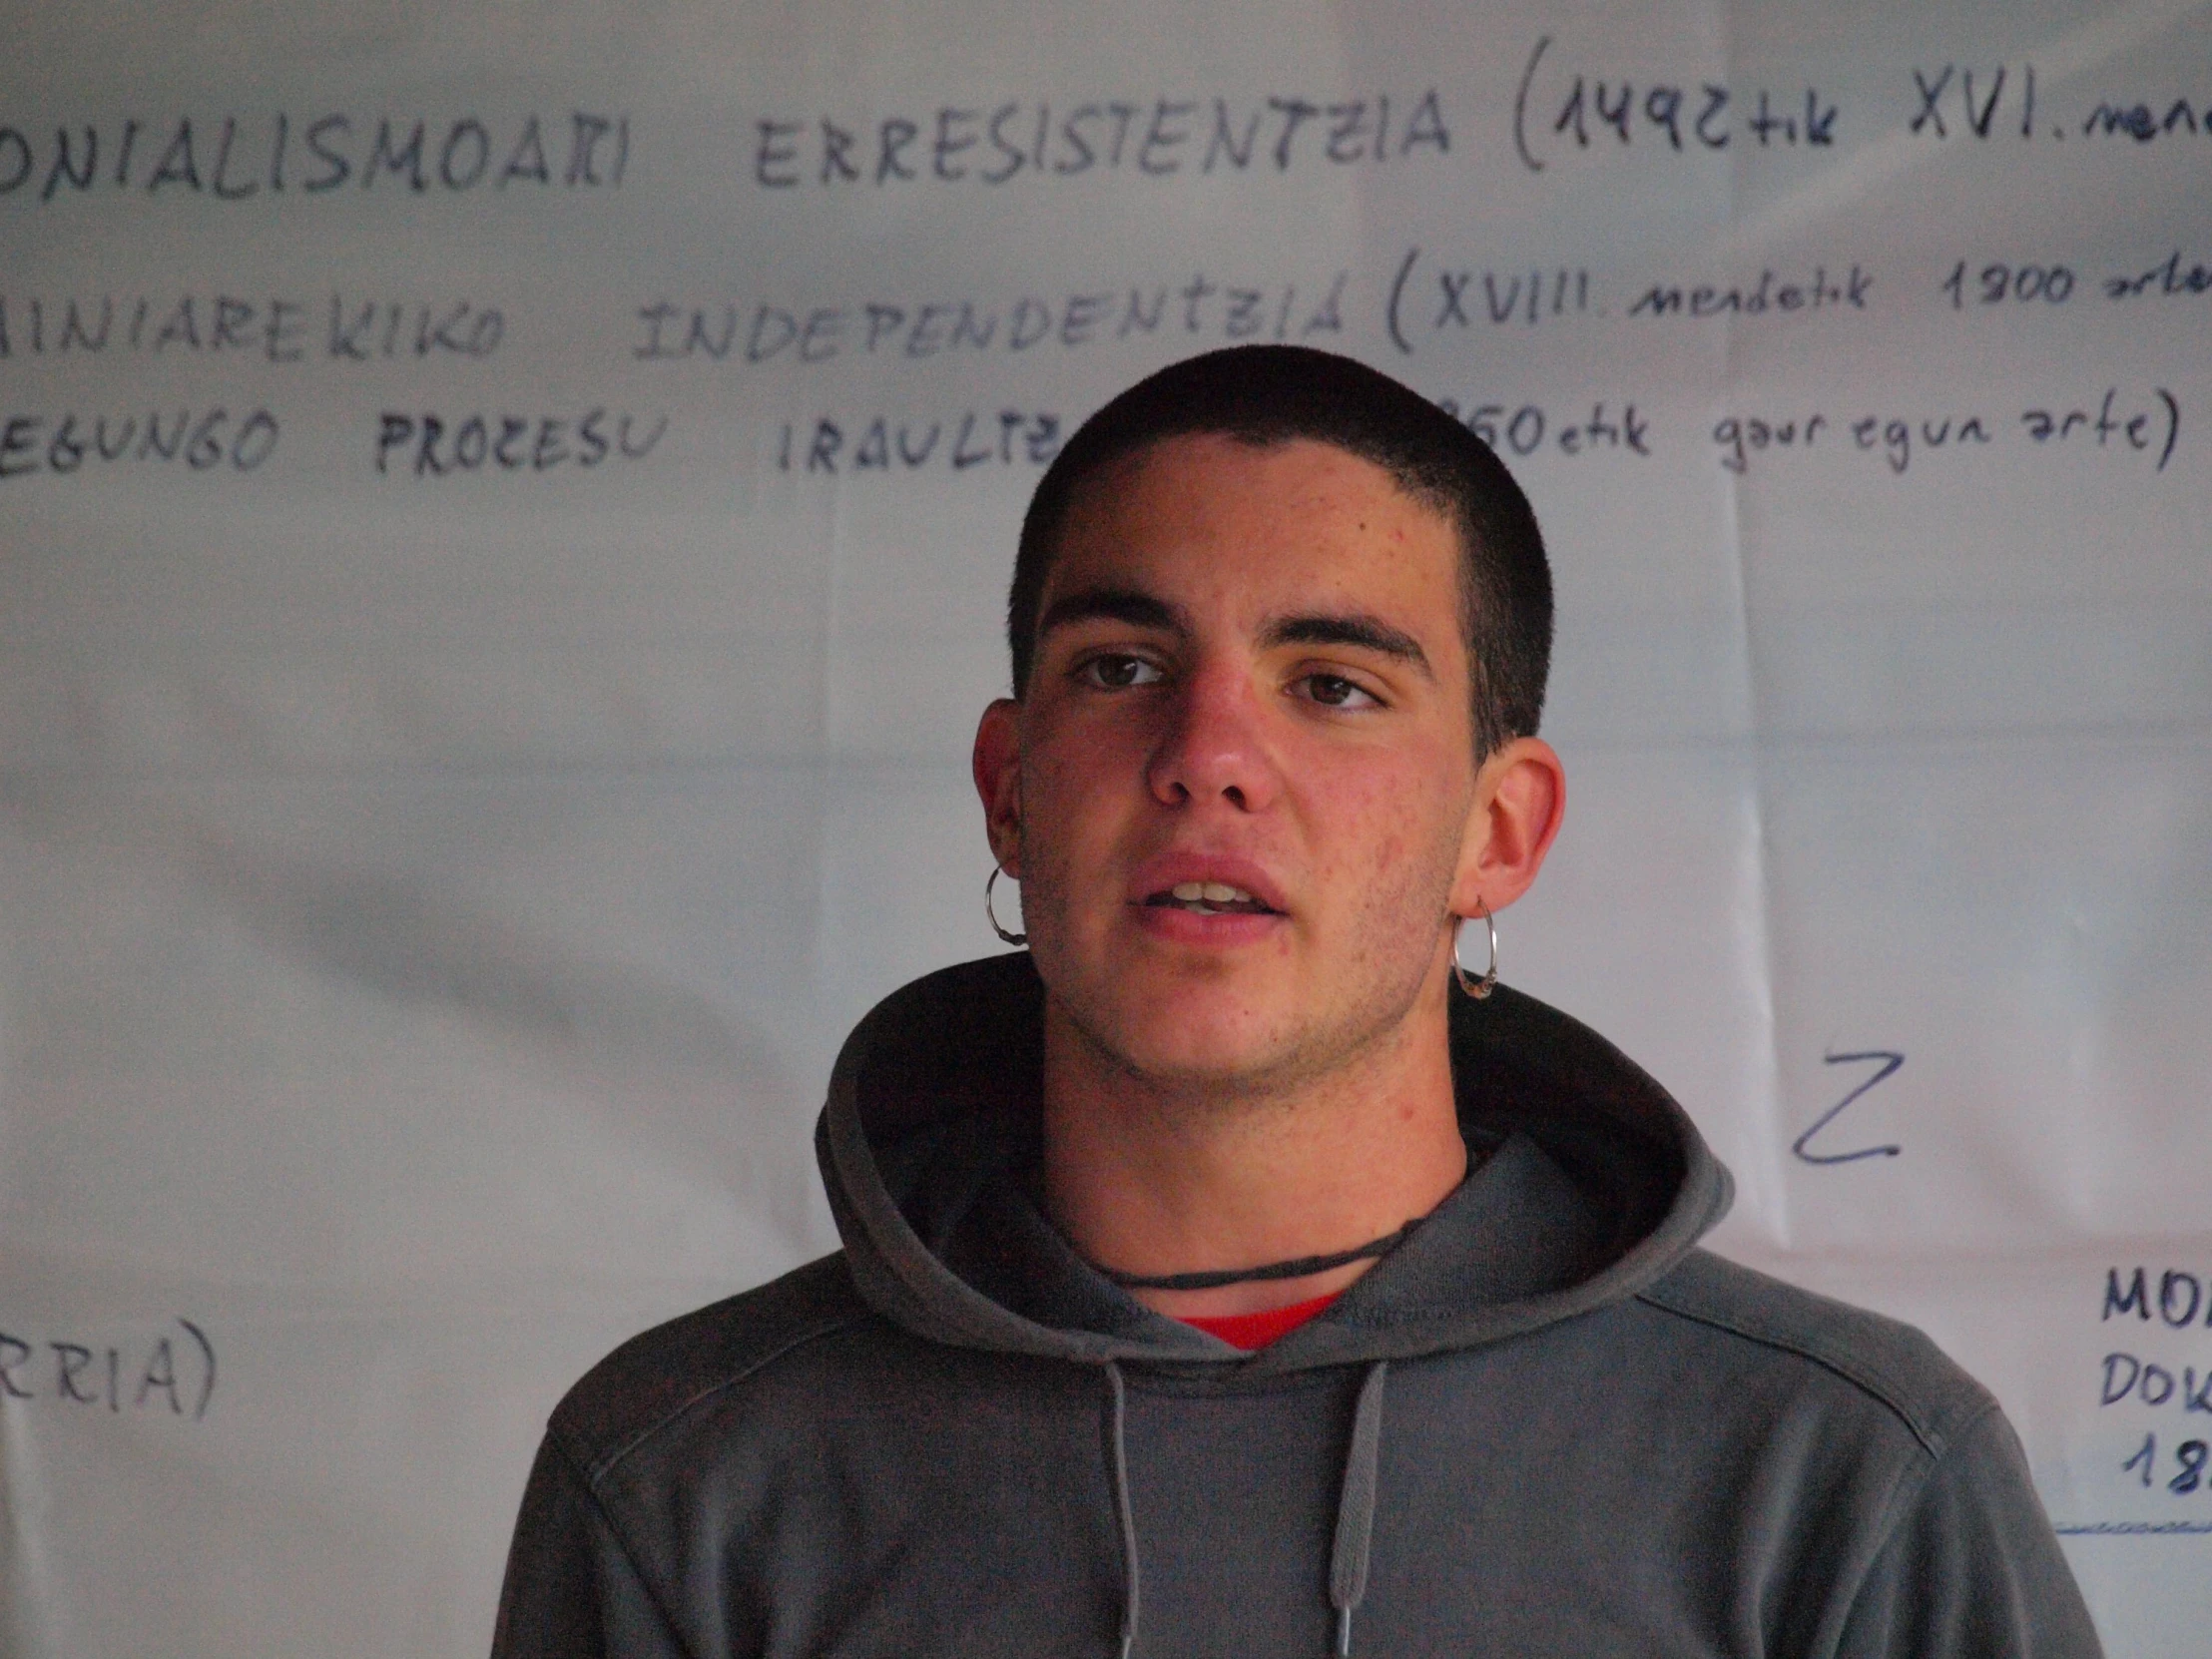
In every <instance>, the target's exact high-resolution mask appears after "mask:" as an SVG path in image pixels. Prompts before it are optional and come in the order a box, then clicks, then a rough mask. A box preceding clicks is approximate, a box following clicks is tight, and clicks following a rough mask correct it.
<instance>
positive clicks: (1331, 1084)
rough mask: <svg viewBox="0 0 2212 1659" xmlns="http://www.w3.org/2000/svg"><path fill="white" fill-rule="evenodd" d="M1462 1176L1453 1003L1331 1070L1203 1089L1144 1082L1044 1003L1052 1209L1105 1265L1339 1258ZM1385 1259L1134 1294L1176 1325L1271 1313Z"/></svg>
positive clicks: (1148, 1271)
mask: <svg viewBox="0 0 2212 1659" xmlns="http://www.w3.org/2000/svg"><path fill="white" fill-rule="evenodd" d="M1424 1001H1425V999H1424ZM1466 1169H1467V1150H1466V1144H1465V1142H1464V1141H1463V1140H1461V1138H1460V1135H1459V1125H1458V1115H1457V1109H1456V1105H1455V1103H1454V1101H1453V1097H1452V1090H1451V1061H1450V1055H1449V1050H1448V1047H1447V1044H1446V1033H1445V1026H1444V1009H1443V1004H1442V1000H1441V998H1440V997H1439V998H1436V999H1434V1001H1433V1005H1432V1006H1423V1007H1421V1008H1419V1009H1416V1010H1415V1012H1414V1013H1413V1014H1412V1015H1411V1016H1409V1018H1408V1019H1407V1020H1406V1021H1405V1022H1403V1023H1402V1024H1401V1025H1400V1026H1399V1027H1398V1028H1396V1029H1394V1030H1393V1031H1391V1032H1389V1033H1387V1034H1386V1036H1385V1037H1384V1038H1383V1040H1381V1041H1379V1042H1377V1043H1375V1044H1373V1045H1371V1046H1370V1047H1369V1048H1366V1049H1363V1050H1362V1051H1361V1052H1360V1053H1359V1054H1357V1055H1355V1056H1352V1057H1350V1058H1349V1059H1348V1060H1347V1061H1346V1062H1345V1063H1342V1064H1339V1065H1336V1066H1333V1067H1331V1068H1329V1069H1328V1070H1327V1071H1326V1072H1324V1073H1322V1074H1320V1075H1317V1076H1314V1077H1310V1078H1305V1079H1301V1080H1299V1081H1298V1082H1296V1083H1294V1084H1292V1085H1290V1086H1283V1087H1275V1088H1270V1089H1267V1090H1255V1089H1235V1088H1219V1087H1217V1088H1213V1089H1208V1090H1204V1091H1200V1090H1195V1089H1193V1090H1171V1089H1163V1088H1161V1087H1159V1086H1157V1085H1155V1084H1154V1083H1151V1082H1149V1081H1147V1080H1146V1079H1144V1078H1141V1077H1138V1076H1134V1075H1132V1074H1131V1073H1130V1072H1128V1071H1127V1070H1126V1069H1124V1068H1122V1067H1120V1066H1118V1065H1116V1064H1115V1063H1114V1062H1113V1060H1112V1059H1111V1058H1110V1057H1109V1056H1107V1055H1105V1054H1103V1053H1101V1052H1100V1051H1099V1049H1098V1048H1097V1047H1096V1046H1095V1045H1094V1044H1093V1043H1091V1042H1090V1040H1089V1039H1088V1038H1086V1037H1085V1036H1084V1035H1083V1034H1082V1032H1081V1031H1079V1030H1078V1029H1076V1028H1075V1026H1074V1025H1073V1023H1072V1022H1071V1021H1070V1020H1069V1019H1068V1018H1067V1016H1066V1014H1065V1013H1064V1011H1062V1010H1060V1009H1059V1008H1058V1007H1057V1006H1056V1005H1055V1004H1054V1003H1053V1002H1052V999H1051V998H1050V997H1049V996H1048V997H1047V999H1046V1011H1045V1066H1044V1187H1045V1192H1044V1196H1045V1203H1046V1207H1047V1209H1048V1210H1049V1211H1050V1213H1051V1215H1052V1218H1053V1220H1054V1221H1055V1222H1056V1223H1057V1224H1058V1225H1059V1227H1060V1228H1061V1230H1062V1231H1063V1232H1065V1233H1066V1234H1067V1236H1068V1237H1069V1239H1070V1240H1072V1241H1073V1243H1074V1245H1075V1247H1076V1249H1077V1250H1079V1251H1081V1252H1082V1254H1083V1255H1084V1256H1085V1257H1086V1258H1088V1259H1089V1260H1090V1261H1092V1262H1094V1263H1097V1264H1098V1265H1100V1266H1102V1267H1106V1268H1110V1269H1113V1270H1114V1271H1116V1272H1119V1273H1125V1274H1134V1275H1139V1276H1142V1277H1146V1278H1158V1277H1163V1276H1166V1275H1170V1274H1183V1273H1205V1272H1216V1271H1221V1270H1233V1269H1250V1268H1256V1267H1262V1266H1265V1265H1268V1264H1271V1263H1276V1262H1286V1261H1292V1260H1295V1259H1298V1258H1303V1257H1310V1256H1326V1255H1332V1254H1335V1253H1337V1252H1340V1251H1345V1250H1350V1249H1354V1248H1356V1247H1358V1246H1361V1245H1364V1244H1367V1243H1369V1242H1370V1241H1372V1240H1376V1239H1380V1238H1383V1236H1385V1235H1387V1234H1390V1233H1393V1232H1395V1231H1396V1230H1397V1229H1399V1228H1400V1227H1402V1226H1404V1224H1405V1223H1406V1222H1408V1221H1411V1220H1413V1219H1415V1218H1417V1217H1420V1216H1424V1215H1426V1214H1427V1213H1428V1212H1429V1211H1430V1210H1432V1209H1434V1208H1435V1207H1436V1205H1437V1204H1438V1203H1440V1202H1441V1201H1442V1200H1443V1198H1444V1196H1445V1195H1446V1194H1448V1193H1449V1192H1450V1191H1451V1190H1452V1189H1453V1188H1454V1187H1456V1186H1457V1185H1458V1184H1459V1182H1460V1181H1461V1180H1462V1179H1463V1178H1464V1176H1465V1174H1466ZM1374 1265H1375V1264H1374V1263H1373V1262H1372V1261H1358V1262H1351V1263H1347V1264H1345V1265H1344V1266H1342V1267H1339V1268H1335V1269H1332V1270H1330V1271H1328V1272H1326V1273H1321V1274H1310V1275H1307V1276H1305V1277H1302V1278H1298V1279H1272V1280H1255V1281H1250V1282H1246V1283H1241V1284H1234V1285H1225V1286H1220V1287H1217V1288H1214V1289H1210V1290H1200V1291H1163V1290H1151V1289H1138V1290H1134V1291H1132V1292H1131V1294H1132V1295H1134V1296H1135V1297H1136V1298H1137V1299H1138V1300H1139V1301H1140V1302H1142V1303H1144V1304H1145V1305H1146V1306H1148V1307H1150V1308H1153V1309H1155V1310H1156V1311H1158V1312H1160V1313H1164V1314H1169V1315H1173V1316H1179V1317H1190V1316H1197V1317H1202V1318H1203V1317H1212V1316H1217V1315H1224V1314H1249V1313H1258V1312H1262V1311H1265V1310H1267V1309H1272V1308H1278V1307H1284V1306H1288V1305H1290V1304H1292V1303H1297V1302H1304V1301H1307V1300H1309V1299H1311V1298H1314V1297H1317V1296H1323V1295H1328V1294H1330V1293H1333V1292H1337V1291H1342V1290H1343V1289H1345V1288H1346V1287H1347V1286H1349V1285H1350V1284H1352V1283H1353V1281H1355V1280H1356V1279H1358V1278H1359V1277H1360V1276H1361V1274H1363V1273H1365V1272H1366V1271H1367V1270H1368V1269H1369V1268H1371V1267H1373V1266H1374Z"/></svg>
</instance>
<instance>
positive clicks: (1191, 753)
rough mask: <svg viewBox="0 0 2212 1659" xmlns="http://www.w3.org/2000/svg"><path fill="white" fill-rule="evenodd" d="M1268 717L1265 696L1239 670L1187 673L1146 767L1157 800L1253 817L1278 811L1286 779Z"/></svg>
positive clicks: (1225, 667) (1204, 669)
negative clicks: (1220, 804)
mask: <svg viewBox="0 0 2212 1659" xmlns="http://www.w3.org/2000/svg"><path fill="white" fill-rule="evenodd" d="M1266 715H1267V711H1266V709H1265V707H1264V704H1263V694H1262V692H1261V691H1260V689H1259V688H1258V687H1257V686H1256V685H1255V684H1254V683H1253V680H1252V677H1251V676H1250V675H1249V674H1248V673H1246V672H1245V671H1244V670H1242V669H1241V668H1237V667H1234V666H1231V665H1226V664H1224V665H1218V666H1207V667H1202V668H1200V669H1198V670H1196V671H1194V672H1192V673H1190V674H1188V675H1187V676H1186V677H1185V679H1184V681H1183V684H1182V685H1181V687H1180V688H1179V689H1178V691H1177V694H1176V696H1175V697H1174V699H1173V700H1172V701H1171V703H1170V705H1169V709H1168V724H1167V728H1166V730H1165V731H1163V732H1162V733H1161V735H1160V742H1159V746H1158V747H1157V748H1156V749H1155V750H1154V751H1153V755H1152V761H1151V764H1150V766H1149V767H1148V768H1147V778H1146V781H1147V783H1149V784H1150V786H1151V789H1152V794H1153V797H1154V799H1156V800H1158V801H1159V802H1161V803H1162V804H1163V805H1166V806H1185V805H1190V806H1205V805H1208V804H1210V803H1213V802H1215V801H1225V802H1227V803H1228V804H1229V805H1230V806H1232V807H1235V808H1236V809H1238V810H1239V811H1241V812H1248V813H1257V812H1263V811H1265V810H1266V809H1267V808H1268V807H1270V806H1272V805H1273V804H1274V801H1275V799H1276V796H1277V795H1278V794H1279V793H1280V790H1281V787H1282V779H1281V775H1280V773H1279V772H1278V771H1277V768H1276V762H1275V757H1274V755H1273V753H1272V751H1271V748H1270V745H1269V743H1268V741H1267V730H1266V728H1267V719H1266Z"/></svg>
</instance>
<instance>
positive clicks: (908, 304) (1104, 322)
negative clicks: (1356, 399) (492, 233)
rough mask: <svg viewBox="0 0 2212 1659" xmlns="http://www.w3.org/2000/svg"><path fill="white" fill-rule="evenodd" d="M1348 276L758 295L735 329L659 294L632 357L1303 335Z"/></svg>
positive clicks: (720, 357)
mask: <svg viewBox="0 0 2212 1659" xmlns="http://www.w3.org/2000/svg"><path fill="white" fill-rule="evenodd" d="M1348 280H1350V273H1347V272H1339V273H1338V274H1337V277H1336V278H1335V280H1334V281H1332V282H1330V283H1329V284H1328V285H1327V286H1325V287H1323V286H1316V287H1313V288H1309V289H1305V290H1302V289H1301V288H1300V287H1299V285H1298V284H1297V283H1295V282H1284V283H1280V284H1276V285H1273V286H1266V287H1260V286H1244V285H1240V284H1238V283H1234V282H1216V281H1214V280H1212V279H1211V278H1209V277H1206V276H1204V275H1203V274H1201V275H1198V276H1194V277H1192V278H1191V279H1190V280H1189V281H1188V282H1183V283H1179V284H1170V283H1166V282H1156V283H1152V284H1149V285H1142V286H1139V285H1132V286H1130V287H1129V288H1127V289H1113V288H1108V289H1102V290H1100V291H1097V292H1091V293H1071V294H1067V295H1064V296H1062V297H1059V298H1057V299H1040V298H1037V297H1035V296H1033V295H1028V296H1024V297H1022V298H1019V299H1016V300H1015V301H1013V303H1012V304H1010V305H1008V304H1002V303H992V302H990V301H988V300H985V301H980V302H979V301H976V300H972V299H961V300H921V301H914V300H906V301H902V302H898V303H890V302H885V301H878V300H869V301H867V302H865V303H862V304H857V305H816V306H813V307H785V306H782V305H771V304H765V303H764V304H760V305H757V306H755V307H754V308H753V310H752V312H751V317H750V321H749V322H748V323H747V325H746V327H745V328H744V329H743V330H742V332H741V330H740V327H739V320H740V314H741V313H740V311H739V308H738V306H737V304H736V303H735V302H729V303H725V304H722V305H719V306H691V307H683V308H680V307H678V306H676V305H674V304H671V303H670V302H669V301H667V300H665V299H664V300H659V301H656V302H655V303H653V304H651V305H643V306H640V307H639V309H638V319H639V320H640V321H641V322H643V323H644V324H645V338H644V339H643V340H641V341H640V342H639V343H638V344H637V345H635V346H633V347H632V349H631V355H632V356H635V357H640V358H645V359H648V360H657V361H666V360H670V359H675V358H681V357H692V356H703V357H706V358H707V359H709V360H710V361H713V362H721V361H724V360H725V359H727V358H729V357H731V356H733V355H735V356H737V357H738V358H739V359H740V360H741V361H744V362H747V363H765V362H770V361H773V360H775V359H777V358H783V359H785V360H786V361H791V362H800V363H825V362H830V361H833V360H835V359H836V358H839V357H854V356H877V355H881V356H893V355H896V356H903V357H914V358H921V357H935V356H941V355H946V354H950V353H954V352H970V353H974V352H983V351H989V350H991V349H992V348H994V347H995V348H997V349H999V350H1002V351H1027V350H1030V349H1031V348H1033V347H1036V346H1040V345H1058V346H1059V347H1060V348H1061V349H1063V350H1070V351H1072V350H1075V349H1077V348H1079V347H1081V346H1085V345H1090V344H1094V343H1098V342H1101V341H1106V340H1119V339H1127V338H1128V337H1129V336H1130V335H1132V334H1153V333H1158V332H1160V331H1161V330H1162V329H1163V328H1165V329H1167V330H1168V331H1169V332H1171V333H1172V332H1174V331H1175V330H1176V329H1178V328H1180V329H1181V330H1182V332H1184V333H1185V334H1189V335H1207V336H1212V337H1216V338H1219V339H1223V340H1228V341H1232V342H1234V341H1239V340H1251V339H1273V340H1287V339H1300V340H1304V339H1311V338H1313V337H1314V336H1315V335H1316V334H1341V333H1342V332H1343V331H1344V313H1343V299H1344V290H1345V284H1346V282H1347V281H1348Z"/></svg>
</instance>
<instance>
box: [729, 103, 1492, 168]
mask: <svg viewBox="0 0 2212 1659" xmlns="http://www.w3.org/2000/svg"><path fill="white" fill-rule="evenodd" d="M756 125H757V128H758V132H759V140H760V142H759V144H758V145H757V147H756V148H755V150H754V155H753V182H754V183H755V184H756V185H758V186H760V187H761V188H762V189H763V190H798V189H801V188H803V187H813V188H817V189H823V188H833V187H836V186H839V185H867V186H874V187H886V186H891V185H898V184H911V183H914V182H916V181H935V182H938V183H942V184H963V183H966V184H978V185H986V186H990V185H1003V184H1006V183H1008V182H1009V181H1010V180H1013V179H1015V178H1017V177H1020V176H1024V175H1027V176H1030V177H1034V178H1038V179H1064V178H1072V177H1074V176H1076V175H1078V174H1084V173H1090V172H1093V171H1094V170H1095V171H1099V172H1106V173H1120V172H1125V171H1126V172H1131V173H1139V174H1144V175H1146V176H1148V177H1152V178H1166V177H1169V176H1172V175H1174V174H1178V173H1184V172H1191V173H1198V174H1210V173H1214V172H1216V171H1229V172H1236V173H1244V172H1246V171H1248V170H1250V169H1251V168H1253V167H1254V166H1256V165H1257V166H1259V167H1260V168H1261V169H1262V171H1265V170H1266V169H1268V168H1271V167H1272V168H1273V169H1274V170H1275V171H1276V172H1278V173H1288V172H1289V171H1290V170H1291V169H1292V168H1293V167H1298V166H1302V165H1307V164H1319V163H1330V164H1333V165H1335V166H1338V167H1354V166H1358V165H1361V164H1363V163H1366V164H1375V163H1380V162H1385V161H1402V160H1404V159H1405V158H1406V157H1408V156H1410V155H1412V154H1413V152H1415V151H1416V150H1429V151H1432V152H1434V153H1435V154H1437V155H1443V154H1446V153H1448V152H1449V151H1450V149H1451V130H1450V128H1449V127H1447V126H1446V125H1445V123H1444V116H1443V106H1442V104H1441V103H1440V101H1439V100H1438V97H1437V93H1436V89H1435V88H1434V87H1430V88H1429V89H1428V90H1427V91H1425V92H1423V93H1421V94H1420V95H1419V96H1417V97H1414V98H1402V97H1401V98H1399V99H1396V100H1394V101H1393V100H1392V99H1391V97H1390V95H1389V94H1388V93H1378V94H1377V95H1376V96H1375V97H1373V98H1372V99H1371V98H1349V99H1308V98H1296V97H1289V98H1286V97H1275V98H1264V99H1251V100H1239V99H1232V98H1211V99H1197V98H1164V97H1162V98H1153V99H1131V100H1121V99H1110V100H1105V101H1101V102H1096V103H1082V104H1075V105H1073V106H1067V107H1062V108H1058V109H1055V107H1054V106H1053V105H1052V104H1051V103H1049V102H1045V101H1039V102H1037V103H1029V102H1027V101H1025V100H1022V99H1009V100H1008V101H1006V102H1005V103H1002V104H998V105H996V106H995V107H990V108H985V107H983V106H981V105H978V106H975V107H973V108H962V107H958V106H954V105H941V106H939V107H938V108H936V109H934V110H930V111H927V112H917V113H916V114H913V115H893V116H885V117H883V118H882V119H881V120H879V121H875V122H872V123H863V122H852V121H838V120H834V119H832V118H831V117H830V116H827V115H822V116H817V117H816V118H814V119H813V120H797V119H790V118H786V119H769V120H763V121H760V122H758V123H757V124H756Z"/></svg>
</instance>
